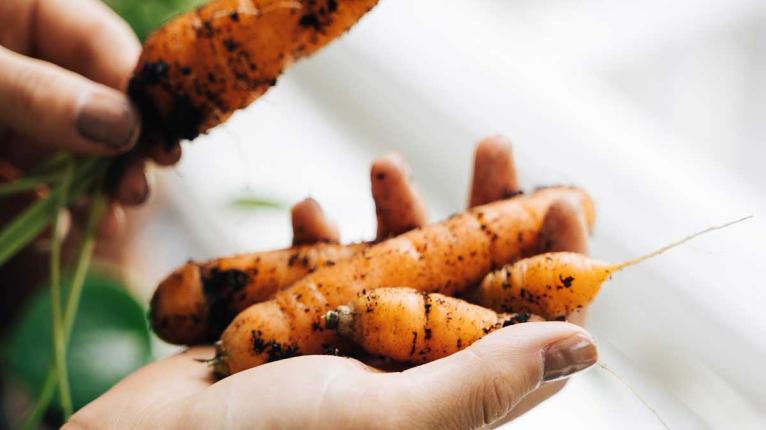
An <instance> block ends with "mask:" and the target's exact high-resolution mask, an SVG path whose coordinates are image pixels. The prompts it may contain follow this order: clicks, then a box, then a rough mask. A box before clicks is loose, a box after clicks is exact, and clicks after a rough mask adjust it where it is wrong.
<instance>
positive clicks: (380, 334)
mask: <svg viewBox="0 0 766 430" xmlns="http://www.w3.org/2000/svg"><path fill="white" fill-rule="evenodd" d="M323 319H324V324H325V327H326V328H329V329H335V330H336V331H337V332H338V334H340V335H341V336H343V337H345V338H348V339H350V340H352V341H353V342H354V343H356V344H357V345H359V346H361V347H362V349H364V350H365V351H366V352H368V353H370V354H373V355H382V356H384V357H388V358H391V359H393V360H396V361H400V362H409V363H414V364H420V363H427V362H429V361H434V360H438V359H440V358H442V357H446V356H448V355H450V354H454V353H455V352H457V351H460V350H461V349H464V348H466V347H468V346H469V345H471V344H472V343H474V342H476V341H477V340H479V339H480V338H481V337H482V336H484V335H486V334H488V333H490V332H493V331H495V330H498V329H500V328H503V327H507V326H509V325H513V324H518V323H524V322H527V321H544V320H543V319H542V318H540V317H537V316H534V315H530V314H528V313H520V314H509V313H501V314H498V313H496V312H495V311H492V310H489V309H486V308H483V307H481V306H477V305H473V304H470V303H468V302H466V301H463V300H460V299H456V298H454V297H449V296H444V295H442V294H436V293H431V294H427V293H421V292H420V291H417V290H414V289H412V288H378V289H375V290H372V291H365V292H363V293H362V294H360V295H359V296H357V297H356V298H355V299H354V300H352V301H351V302H350V303H349V304H348V305H345V306H339V307H338V308H337V309H336V310H334V311H330V312H328V313H326V314H325V315H324V317H323Z"/></svg>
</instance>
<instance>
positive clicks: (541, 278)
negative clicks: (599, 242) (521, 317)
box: [471, 252, 614, 320]
mask: <svg viewBox="0 0 766 430" xmlns="http://www.w3.org/2000/svg"><path fill="white" fill-rule="evenodd" d="M613 268H614V265H612V264H609V263H605V262H602V261H598V260H593V259H591V258H588V257H587V256H584V255H582V254H577V253H573V252H549V253H546V254H540V255H536V256H534V257H530V258H525V259H523V260H520V261H517V262H516V263H513V264H510V265H507V266H505V267H503V268H502V269H500V270H498V271H495V272H493V273H490V274H489V275H487V277H486V278H484V280H483V281H482V283H481V286H480V287H479V288H478V289H477V291H476V292H475V293H474V295H473V297H472V299H471V301H472V302H474V303H476V304H478V305H481V306H485V307H488V308H491V309H494V310H497V311H499V312H532V313H535V314H537V315H540V316H542V317H544V318H546V319H549V320H553V319H564V318H566V316H567V315H569V314H571V313H572V312H575V311H578V310H580V309H583V308H584V307H586V306H588V305H589V304H590V303H591V302H593V300H594V299H595V298H596V295H597V294H598V292H599V290H600V288H601V285H602V284H603V283H604V282H606V280H607V279H608V278H609V276H610V275H611V273H612V272H613Z"/></svg>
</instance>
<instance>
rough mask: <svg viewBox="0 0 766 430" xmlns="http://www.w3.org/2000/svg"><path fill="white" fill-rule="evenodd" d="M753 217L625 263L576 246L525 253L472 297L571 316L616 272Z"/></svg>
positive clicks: (511, 308) (509, 308)
mask: <svg viewBox="0 0 766 430" xmlns="http://www.w3.org/2000/svg"><path fill="white" fill-rule="evenodd" d="M748 218H750V217H745V218H742V219H738V220H736V221H732V222H728V223H726V224H723V225H719V226H714V227H710V228H706V229H705V230H702V231H700V232H697V233H694V234H692V235H690V236H687V237H685V238H683V239H681V240H679V241H676V242H673V243H671V244H669V245H666V246H663V247H662V248H660V249H658V250H656V251H654V252H651V253H649V254H646V255H643V256H641V257H638V258H634V259H631V260H627V261H624V262H621V263H608V262H604V261H600V260H595V259H591V258H588V257H587V256H585V255H582V254H576V253H571V252H549V253H545V254H540V255H536V256H534V257H530V258H525V259H523V260H520V261H517V262H516V263H513V264H510V265H507V266H505V267H504V268H502V269H500V270H498V271H496V272H492V273H490V274H489V275H487V277H486V278H484V281H482V283H481V285H480V287H479V288H478V290H477V291H476V293H475V295H474V296H473V297H472V299H471V301H472V302H474V303H476V304H479V305H481V306H486V307H488V308H491V309H495V310H498V311H503V312H521V311H525V312H532V313H535V314H537V315H540V316H542V317H544V318H547V319H562V318H566V316H567V315H569V314H570V313H572V312H574V311H577V310H579V309H582V308H584V307H585V306H587V305H589V304H590V303H591V302H592V301H593V300H594V299H595V298H596V294H598V292H599V290H600V289H601V286H602V285H603V284H604V283H605V282H606V281H607V280H608V279H609V278H610V277H611V276H612V274H614V273H616V272H619V271H621V270H623V269H625V268H627V267H630V266H633V265H636V264H638V263H641V262H643V261H646V260H647V259H649V258H652V257H656V256H658V255H660V254H662V253H664V252H666V251H668V250H670V249H673V248H675V247H677V246H679V245H682V244H684V243H686V242H688V241H690V240H692V239H694V238H696V237H698V236H700V235H703V234H705V233H709V232H711V231H714V230H720V229H722V228H726V227H728V226H730V225H733V224H736V223H739V222H742V221H744V220H746V219H748Z"/></svg>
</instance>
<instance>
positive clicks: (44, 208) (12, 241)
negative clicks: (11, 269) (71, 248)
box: [0, 194, 57, 266]
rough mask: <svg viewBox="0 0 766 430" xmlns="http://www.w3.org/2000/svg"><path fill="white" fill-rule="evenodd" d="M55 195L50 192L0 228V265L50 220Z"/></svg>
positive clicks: (51, 219)
mask: <svg viewBox="0 0 766 430" xmlns="http://www.w3.org/2000/svg"><path fill="white" fill-rule="evenodd" d="M56 201H57V199H56V196H55V195H54V194H50V195H48V196H47V197H45V198H43V199H40V200H37V201H35V202H34V203H32V204H31V205H29V207H27V208H26V209H24V211H23V212H22V213H20V214H19V215H17V216H16V218H14V219H13V221H11V222H10V223H8V224H6V225H4V226H2V228H0V266H2V265H3V264H5V262H6V261H8V259H10V258H11V257H13V256H14V255H15V254H16V252H18V251H19V250H21V249H22V248H24V247H25V246H26V245H27V244H28V243H29V242H30V241H31V240H32V239H34V238H35V237H37V235H39V234H40V233H41V232H42V231H43V229H45V227H47V226H48V225H49V224H50V223H51V221H53V208H54V207H55V206H56Z"/></svg>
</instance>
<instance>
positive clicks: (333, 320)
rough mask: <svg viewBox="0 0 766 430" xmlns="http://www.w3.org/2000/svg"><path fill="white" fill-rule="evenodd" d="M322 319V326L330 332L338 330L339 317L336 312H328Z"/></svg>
mask: <svg viewBox="0 0 766 430" xmlns="http://www.w3.org/2000/svg"><path fill="white" fill-rule="evenodd" d="M322 319H324V325H325V327H327V328H328V329H330V330H335V329H336V328H338V322H339V321H340V315H338V312H337V311H330V312H327V313H326V314H324V316H323V317H322Z"/></svg>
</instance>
